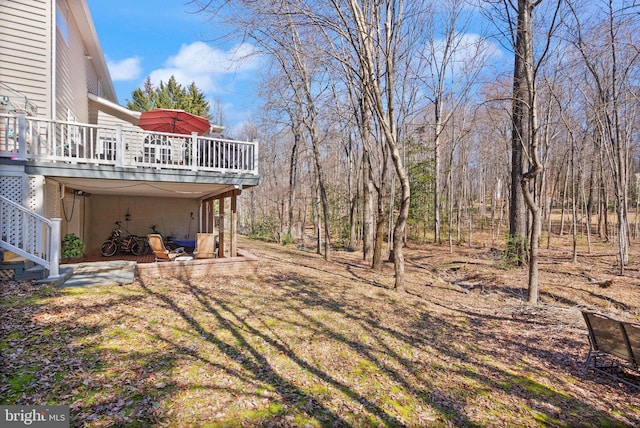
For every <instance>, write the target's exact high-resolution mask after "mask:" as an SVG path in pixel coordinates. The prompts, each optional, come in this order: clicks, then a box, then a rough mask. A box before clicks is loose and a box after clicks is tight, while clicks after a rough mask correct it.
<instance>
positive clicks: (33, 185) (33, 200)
mask: <svg viewBox="0 0 640 428" xmlns="http://www.w3.org/2000/svg"><path fill="white" fill-rule="evenodd" d="M40 183H42V177H40V176H29V178H28V181H27V185H28V189H29V190H28V192H29V195H28V199H27V207H26V208H29V209H30V210H31V211H32V212H34V213H38V214H40V212H41V210H40V201H38V199H39V198H38V195H39V193H40V186H41V184H40Z"/></svg>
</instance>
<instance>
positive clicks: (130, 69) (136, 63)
mask: <svg viewBox="0 0 640 428" xmlns="http://www.w3.org/2000/svg"><path fill="white" fill-rule="evenodd" d="M140 62H141V61H140V58H138V57H133V58H127V59H123V60H121V61H112V60H107V67H109V74H111V79H112V80H113V81H114V82H116V81H121V80H135V79H138V78H140V75H141V74H142V66H141V65H140Z"/></svg>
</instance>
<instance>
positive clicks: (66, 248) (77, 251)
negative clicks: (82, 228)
mask: <svg viewBox="0 0 640 428" xmlns="http://www.w3.org/2000/svg"><path fill="white" fill-rule="evenodd" d="M83 253H84V242H82V240H81V239H80V238H78V237H77V236H76V235H75V234H73V233H67V234H66V235H65V236H64V240H63V241H62V258H63V259H74V258H76V257H81V256H82V255H83Z"/></svg>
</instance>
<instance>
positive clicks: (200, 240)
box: [193, 233, 218, 259]
mask: <svg viewBox="0 0 640 428" xmlns="http://www.w3.org/2000/svg"><path fill="white" fill-rule="evenodd" d="M217 248H218V235H217V234H216V233H196V249H195V250H193V255H194V257H195V258H196V259H212V258H214V257H217V255H218V253H217V252H216V249H217Z"/></svg>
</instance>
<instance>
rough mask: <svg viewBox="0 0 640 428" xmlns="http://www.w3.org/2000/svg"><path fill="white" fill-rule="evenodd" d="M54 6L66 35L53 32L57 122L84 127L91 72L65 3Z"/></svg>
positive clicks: (80, 36)
mask: <svg viewBox="0 0 640 428" xmlns="http://www.w3.org/2000/svg"><path fill="white" fill-rule="evenodd" d="M56 4H57V8H58V11H57V13H58V14H60V15H63V16H64V18H65V19H66V34H63V32H61V31H56V118H57V119H59V120H69V119H73V120H74V121H78V122H83V123H87V122H88V121H89V106H88V104H89V100H88V99H87V80H88V75H91V72H90V71H89V70H91V69H92V68H91V67H90V61H89V60H88V59H87V58H86V57H85V52H87V50H86V47H85V45H84V42H83V40H82V35H81V33H80V29H79V28H78V25H77V23H76V21H75V19H74V17H73V15H72V14H71V12H70V9H69V7H68V5H67V2H66V1H65V0H57V2H56ZM94 74H95V73H94ZM69 113H71V115H69Z"/></svg>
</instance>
